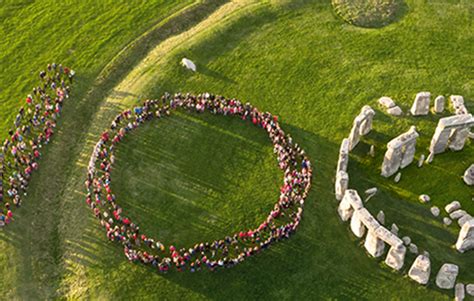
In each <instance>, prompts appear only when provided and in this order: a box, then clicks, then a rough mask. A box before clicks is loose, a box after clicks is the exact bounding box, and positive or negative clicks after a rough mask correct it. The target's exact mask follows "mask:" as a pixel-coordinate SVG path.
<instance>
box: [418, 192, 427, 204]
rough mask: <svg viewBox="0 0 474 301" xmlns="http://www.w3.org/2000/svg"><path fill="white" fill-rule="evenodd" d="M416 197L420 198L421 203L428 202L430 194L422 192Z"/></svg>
mask: <svg viewBox="0 0 474 301" xmlns="http://www.w3.org/2000/svg"><path fill="white" fill-rule="evenodd" d="M418 199H419V200H420V202H422V203H428V202H429V201H430V196H429V195H427V194H422V195H420V196H419V197H418Z"/></svg>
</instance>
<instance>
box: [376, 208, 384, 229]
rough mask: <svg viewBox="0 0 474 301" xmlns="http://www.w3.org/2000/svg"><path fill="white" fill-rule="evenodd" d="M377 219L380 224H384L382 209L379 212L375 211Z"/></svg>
mask: <svg viewBox="0 0 474 301" xmlns="http://www.w3.org/2000/svg"><path fill="white" fill-rule="evenodd" d="M377 220H378V221H379V223H381V224H382V225H384V224H385V213H383V211H382V210H380V211H379V213H377Z"/></svg>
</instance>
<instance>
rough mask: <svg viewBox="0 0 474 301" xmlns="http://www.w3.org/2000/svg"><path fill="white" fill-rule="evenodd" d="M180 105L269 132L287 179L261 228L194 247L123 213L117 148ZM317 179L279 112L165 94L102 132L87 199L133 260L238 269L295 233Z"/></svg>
mask: <svg viewBox="0 0 474 301" xmlns="http://www.w3.org/2000/svg"><path fill="white" fill-rule="evenodd" d="M175 109H184V110H187V111H190V112H198V113H201V112H204V111H209V112H211V113H212V114H220V115H229V116H235V117H238V118H241V119H242V120H249V121H251V122H252V123H253V124H254V125H255V126H258V127H260V128H262V129H264V130H265V131H266V132H267V133H268V135H269V137H270V140H271V141H272V143H273V146H274V153H275V154H276V157H277V162H278V166H279V168H280V169H282V170H283V171H284V178H283V185H282V186H281V188H280V196H279V198H278V201H277V202H276V204H275V205H274V207H273V209H272V210H271V211H270V213H269V214H268V216H267V218H266V219H265V220H263V221H262V222H261V223H260V225H258V226H257V227H256V228H255V229H246V230H243V231H240V232H238V233H234V234H232V235H229V236H226V237H225V238H223V239H221V240H215V241H212V242H201V243H196V244H195V245H194V246H191V247H189V248H177V247H175V246H172V245H170V246H166V245H165V244H164V243H163V242H161V241H160V240H158V239H155V238H151V237H149V236H148V235H146V234H145V233H143V232H142V231H141V229H140V227H139V225H137V224H136V223H134V222H133V221H132V220H131V219H130V218H129V217H127V216H126V215H125V214H124V212H122V208H121V207H120V205H119V204H118V202H117V198H116V196H115V194H114V193H113V191H112V187H111V171H112V167H113V164H114V161H115V156H114V151H115V148H116V147H117V145H118V144H119V143H120V142H121V141H122V140H123V138H124V136H125V135H126V134H127V133H130V132H131V131H133V130H134V129H136V128H137V127H138V126H140V125H141V124H143V123H144V122H146V121H151V120H156V119H160V118H164V117H166V116H169V115H170V114H171V112H172V111H173V110H175ZM311 177H312V167H311V163H310V161H309V160H308V157H307V156H306V154H305V152H304V151H303V150H302V149H301V148H300V147H299V146H298V144H296V143H294V142H293V141H292V138H291V137H290V136H289V135H287V134H285V132H284V131H283V130H282V128H281V127H280V125H279V123H278V117H277V116H273V115H272V114H270V113H268V112H266V113H263V112H260V111H259V110H258V109H257V108H255V107H253V106H252V105H251V104H249V103H246V104H244V103H242V102H240V101H239V100H237V99H226V98H224V97H221V96H215V95H211V94H209V93H205V94H201V95H197V96H195V95H191V94H186V95H182V94H179V93H178V94H175V95H173V96H171V95H169V94H165V95H164V96H163V97H162V98H161V99H159V100H146V101H144V102H143V104H142V105H141V106H138V107H135V108H134V109H133V110H126V111H124V112H122V113H120V114H118V115H117V116H116V117H115V119H114V120H113V121H112V124H111V126H110V128H109V129H108V130H106V131H104V132H103V133H102V135H101V137H100V139H99V141H98V142H97V144H96V145H95V147H94V150H93V152H92V155H91V159H90V162H89V165H88V175H87V180H86V182H85V185H86V188H87V198H86V202H87V205H88V206H89V207H90V208H91V209H92V211H93V212H94V215H95V216H96V217H97V218H98V219H99V220H100V224H101V225H102V226H103V227H104V228H105V231H106V234H107V237H108V239H109V240H111V241H115V242H118V243H120V244H122V245H123V248H124V253H125V256H126V257H127V258H128V259H129V260H130V261H132V262H142V263H144V264H148V265H151V266H153V267H154V268H156V269H157V270H158V271H160V272H167V271H168V270H170V269H171V268H176V269H177V270H178V271H184V270H189V271H191V272H195V271H198V270H200V269H202V268H204V267H205V268H208V269H210V270H215V269H218V268H224V267H225V268H229V267H232V266H234V265H236V264H238V263H240V262H242V261H244V260H245V259H246V258H248V257H250V256H252V255H255V254H258V253H260V252H261V251H262V250H265V249H267V248H269V247H270V245H272V244H273V243H275V242H278V241H281V240H284V239H287V238H288V237H290V235H291V234H292V233H293V232H294V231H295V230H296V228H297V227H298V225H299V224H300V221H301V217H302V212H303V206H304V202H305V199H306V197H307V195H308V192H309V190H310V187H311Z"/></svg>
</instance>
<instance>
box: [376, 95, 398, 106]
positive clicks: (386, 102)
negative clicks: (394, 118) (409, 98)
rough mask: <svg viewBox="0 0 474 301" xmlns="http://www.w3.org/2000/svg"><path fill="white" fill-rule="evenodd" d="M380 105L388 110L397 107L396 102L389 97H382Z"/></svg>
mask: <svg viewBox="0 0 474 301" xmlns="http://www.w3.org/2000/svg"><path fill="white" fill-rule="evenodd" d="M379 104H380V105H382V106H383V107H385V108H387V109H390V108H393V107H394V106H395V102H394V101H393V99H391V98H390V97H387V96H382V97H380V98H379Z"/></svg>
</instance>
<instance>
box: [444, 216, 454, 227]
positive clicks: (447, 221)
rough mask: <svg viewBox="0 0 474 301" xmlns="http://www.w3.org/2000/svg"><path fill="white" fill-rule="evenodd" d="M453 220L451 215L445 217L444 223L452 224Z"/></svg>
mask: <svg viewBox="0 0 474 301" xmlns="http://www.w3.org/2000/svg"><path fill="white" fill-rule="evenodd" d="M452 222H453V221H452V220H451V219H450V218H449V217H444V218H443V224H445V225H446V226H449V225H451V223H452Z"/></svg>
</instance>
